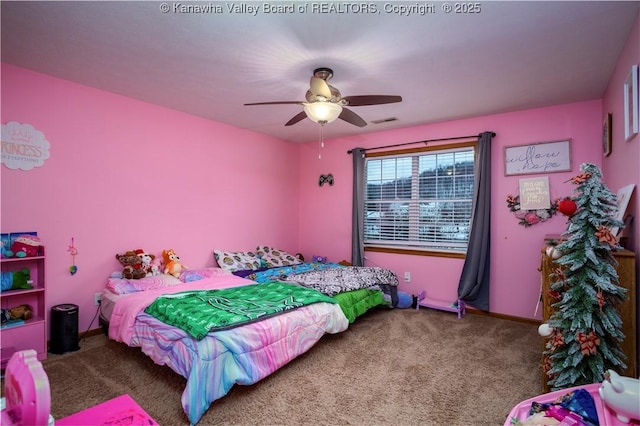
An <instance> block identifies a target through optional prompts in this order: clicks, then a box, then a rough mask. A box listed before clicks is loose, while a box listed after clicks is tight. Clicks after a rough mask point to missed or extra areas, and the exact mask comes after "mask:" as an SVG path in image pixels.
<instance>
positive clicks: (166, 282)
mask: <svg viewBox="0 0 640 426" xmlns="http://www.w3.org/2000/svg"><path fill="white" fill-rule="evenodd" d="M178 284H182V281H180V280H179V279H177V278H176V277H174V276H173V275H167V274H162V275H154V276H151V277H145V278H140V279H139V280H128V279H125V278H109V281H108V282H107V288H108V289H109V291H111V292H112V293H115V294H129V293H135V292H137V291H145V290H155V289H157V288H162V287H171V286H174V285H178Z"/></svg>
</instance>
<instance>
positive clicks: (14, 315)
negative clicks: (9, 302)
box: [0, 305, 33, 324]
mask: <svg viewBox="0 0 640 426" xmlns="http://www.w3.org/2000/svg"><path fill="white" fill-rule="evenodd" d="M0 317H1V318H2V324H4V323H5V322H7V321H9V320H15V319H23V320H25V321H26V320H28V319H31V318H32V317H33V309H31V306H29V305H18V306H14V307H13V308H11V309H2V312H1V313H0Z"/></svg>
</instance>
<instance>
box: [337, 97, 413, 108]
mask: <svg viewBox="0 0 640 426" xmlns="http://www.w3.org/2000/svg"><path fill="white" fill-rule="evenodd" d="M342 100H343V101H347V105H349V106H365V105H381V104H393V103H395V102H402V96H394V95H362V96H345V97H344V98H342Z"/></svg>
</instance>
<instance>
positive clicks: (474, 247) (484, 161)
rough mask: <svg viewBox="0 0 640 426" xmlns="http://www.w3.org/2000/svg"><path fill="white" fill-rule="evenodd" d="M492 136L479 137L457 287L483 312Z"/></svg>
mask: <svg viewBox="0 0 640 426" xmlns="http://www.w3.org/2000/svg"><path fill="white" fill-rule="evenodd" d="M494 136H495V134H494V133H492V132H484V133H482V134H480V136H479V138H478V145H477V158H478V161H477V162H476V164H477V168H476V170H475V172H474V175H475V178H474V194H473V212H472V214H471V234H470V235H469V248H468V250H467V258H466V260H465V262H464V267H463V268H462V276H461V277H460V283H459V284H458V299H461V300H463V301H465V302H466V303H468V304H470V305H472V306H473V307H475V308H477V309H480V310H483V311H488V310H489V260H490V252H491V250H490V249H491V244H490V237H491V235H490V232H489V231H490V228H491V211H490V210H491V138H492V137H494Z"/></svg>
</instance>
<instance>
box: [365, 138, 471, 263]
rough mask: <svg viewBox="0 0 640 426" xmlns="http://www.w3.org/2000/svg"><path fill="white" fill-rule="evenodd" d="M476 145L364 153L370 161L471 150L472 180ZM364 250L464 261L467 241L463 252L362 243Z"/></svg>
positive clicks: (453, 145) (447, 145) (449, 145)
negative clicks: (435, 152)
mask: <svg viewBox="0 0 640 426" xmlns="http://www.w3.org/2000/svg"><path fill="white" fill-rule="evenodd" d="M477 145H478V141H477V140H470V141H466V142H459V143H450V144H441V145H432V146H425V147H419V148H408V149H400V150H393V151H377V152H365V158H366V159H370V158H377V157H398V156H405V155H413V154H420V153H428V152H434V151H448V150H461V149H462V150H464V148H471V149H473V164H474V178H475V172H476V166H477V161H478V150H477ZM367 167H368V166H365V179H364V184H365V185H366V184H367V180H366V172H367ZM365 193H366V189H365ZM367 201H369V200H367V199H366V197H365V199H364V201H363V202H364V203H367ZM363 207H364V206H363ZM472 208H473V206H472ZM364 211H365V214H366V208H364ZM362 220H363V223H364V222H365V218H364V217H363V218H362ZM364 250H365V251H369V252H378V253H394V254H409V255H419V256H434V257H447V258H456V259H464V258H466V255H467V250H468V241H467V245H466V247H465V248H464V251H455V250H436V249H432V248H417V247H402V246H397V247H396V246H389V245H383V244H372V243H366V242H365V243H364Z"/></svg>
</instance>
